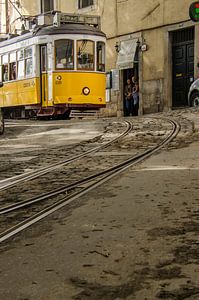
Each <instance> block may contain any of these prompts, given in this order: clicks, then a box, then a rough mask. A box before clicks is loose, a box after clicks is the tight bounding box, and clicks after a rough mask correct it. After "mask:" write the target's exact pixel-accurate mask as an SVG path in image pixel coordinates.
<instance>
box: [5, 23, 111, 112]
mask: <svg viewBox="0 0 199 300" xmlns="http://www.w3.org/2000/svg"><path fill="white" fill-rule="evenodd" d="M105 43H106V36H105V34H104V33H103V32H102V31H101V30H100V29H99V28H96V27H94V26H91V25H88V24H81V22H80V23H78V22H72V21H70V22H67V21H66V22H64V24H63V23H60V24H59V25H57V24H56V25H55V24H52V25H51V26H39V27H35V28H34V29H33V30H31V31H30V32H28V33H25V34H23V35H20V36H17V37H13V38H10V39H7V40H5V41H3V42H1V43H0V82H3V87H1V89H0V107H1V108H8V107H15V108H16V107H20V106H23V107H25V108H26V109H32V110H34V111H36V114H37V116H56V115H59V114H66V115H69V113H70V111H71V110H74V109H78V110H80V111H84V110H89V109H92V110H98V109H100V108H102V107H104V106H105V84H106V78H105Z"/></svg>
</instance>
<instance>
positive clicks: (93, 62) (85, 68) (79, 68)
mask: <svg viewBox="0 0 199 300" xmlns="http://www.w3.org/2000/svg"><path fill="white" fill-rule="evenodd" d="M82 41H86V42H89V43H92V55H93V61H92V62H91V63H88V62H86V63H84V64H83V63H79V61H78V59H79V58H78V56H80V54H81V52H80V47H79V44H78V43H79V42H82ZM82 49H83V45H82ZM83 50H85V47H84V49H83ZM81 51H82V50H81ZM84 54H90V53H85V52H83V55H84ZM76 59H77V70H79V71H81V70H82V71H95V42H94V41H92V40H87V39H81V40H77V42H76ZM87 60H88V58H87ZM87 64H90V65H93V67H88V68H87V67H85V66H86V65H87ZM79 65H82V66H83V65H84V67H79Z"/></svg>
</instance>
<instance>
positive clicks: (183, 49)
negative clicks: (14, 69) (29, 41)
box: [1, 0, 199, 116]
mask: <svg viewBox="0 0 199 300" xmlns="http://www.w3.org/2000/svg"><path fill="white" fill-rule="evenodd" d="M192 2H193V1H191V0H183V1H180V0H147V1H145V0H70V1H63V0H54V1H53V0H50V1H49V0H46V1H45V0H35V1H34V2H33V3H32V2H30V1H28V0H19V1H12V4H11V2H10V1H7V8H6V5H3V4H1V5H2V6H3V7H2V9H1V12H2V17H1V20H2V22H1V33H2V32H6V30H8V27H9V31H10V32H11V33H19V32H20V31H21V30H22V28H24V26H23V25H26V22H27V19H28V18H29V20H32V19H33V18H34V16H35V15H38V14H41V13H46V12H48V11H53V10H58V11H62V12H67V13H78V14H91V15H99V16H100V17H101V29H102V31H104V32H105V33H106V36H107V51H106V71H107V108H106V109H105V111H104V114H105V115H108V116H116V115H117V116H122V115H125V105H124V86H125V84H126V80H127V79H128V78H131V77H132V76H135V77H136V78H137V80H138V81H139V95H140V104H139V114H146V113H154V112H159V111H167V110H169V109H172V108H173V107H179V106H180V107H181V106H186V105H187V93H188V89H189V86H190V84H191V83H192V82H193V80H194V78H196V77H197V75H198V68H197V63H198V62H199V26H198V24H197V23H194V22H192V21H191V20H190V18H189V6H190V4H191V3H192ZM6 10H7V11H9V13H8V12H6ZM27 17H28V18H27ZM8 19H9V24H8ZM6 20H7V21H6ZM25 20H26V21H25ZM110 79H111V80H110Z"/></svg>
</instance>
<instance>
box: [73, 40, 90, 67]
mask: <svg viewBox="0 0 199 300" xmlns="http://www.w3.org/2000/svg"><path fill="white" fill-rule="evenodd" d="M77 69H78V70H94V42H92V41H88V40H80V41H77Z"/></svg>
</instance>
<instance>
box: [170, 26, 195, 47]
mask: <svg viewBox="0 0 199 300" xmlns="http://www.w3.org/2000/svg"><path fill="white" fill-rule="evenodd" d="M172 37H173V44H179V43H184V42H189V41H193V40H194V27H189V28H185V29H181V30H177V31H174V32H173V33H172Z"/></svg>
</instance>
